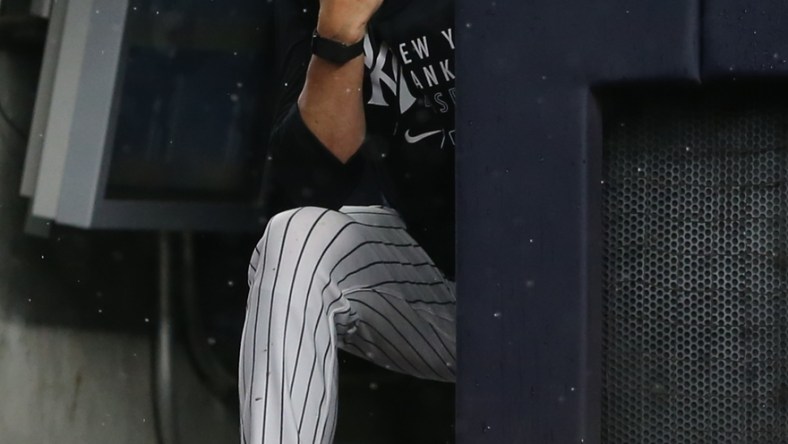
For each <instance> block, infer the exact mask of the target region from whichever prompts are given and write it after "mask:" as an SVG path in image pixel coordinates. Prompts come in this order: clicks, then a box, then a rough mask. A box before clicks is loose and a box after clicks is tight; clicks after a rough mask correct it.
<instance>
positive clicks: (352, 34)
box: [317, 0, 429, 45]
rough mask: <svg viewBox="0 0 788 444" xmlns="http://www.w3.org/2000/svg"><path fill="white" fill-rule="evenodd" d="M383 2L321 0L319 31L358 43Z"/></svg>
mask: <svg viewBox="0 0 788 444" xmlns="http://www.w3.org/2000/svg"><path fill="white" fill-rule="evenodd" d="M424 1H429V0H424ZM382 4H383V0H320V14H319V16H318V21H317V32H318V34H320V35H321V36H323V37H325V38H327V39H331V40H336V41H338V42H341V43H345V44H347V45H352V44H353V43H357V42H358V41H360V40H361V39H363V38H364V34H365V33H366V31H367V23H369V19H370V18H372V15H373V14H375V12H376V11H377V10H378V9H380V6H381V5H382Z"/></svg>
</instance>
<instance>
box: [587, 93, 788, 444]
mask: <svg viewBox="0 0 788 444" xmlns="http://www.w3.org/2000/svg"><path fill="white" fill-rule="evenodd" d="M724 91H725V90H722V92H718V93H712V94H700V93H696V92H693V93H689V92H687V93H686V94H684V93H682V94H678V95H674V96H673V97H672V98H671V97H670V96H667V97H666V96H665V95H664V94H660V93H657V94H654V95H651V96H649V97H645V98H641V99H637V100H631V99H626V98H625V99H623V100H619V101H618V102H617V103H618V105H617V106H616V107H614V108H611V109H607V110H606V111H605V121H606V131H605V132H606V134H605V154H604V156H605V161H604V173H603V178H604V182H603V190H604V191H603V196H604V199H603V202H604V210H603V221H604V229H605V244H604V245H605V247H604V270H605V271H604V333H603V336H604V357H603V366H604V372H603V374H604V382H603V406H602V408H603V427H602V429H603V436H602V438H603V442H605V443H611V444H612V443H616V444H619V443H620V444H634V443H648V444H650V443H666V444H667V443H670V444H677V443H692V444H695V443H713V444H717V443H742V444H744V443H746V444H755V443H763V444H766V443H769V444H773V443H786V442H788V296H787V294H788V273H787V270H788V214H786V213H788V183H787V182H786V179H787V178H788V148H787V146H788V100H786V99H785V96H784V95H783V96H782V99H780V98H778V97H775V95H773V94H772V95H770V94H766V95H763V94H752V93H750V92H748V91H742V92H741V93H736V94H734V95H733V96H731V95H730V94H729V93H725V92H724Z"/></svg>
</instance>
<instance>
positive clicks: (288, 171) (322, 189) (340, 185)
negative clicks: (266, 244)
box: [265, 0, 366, 212]
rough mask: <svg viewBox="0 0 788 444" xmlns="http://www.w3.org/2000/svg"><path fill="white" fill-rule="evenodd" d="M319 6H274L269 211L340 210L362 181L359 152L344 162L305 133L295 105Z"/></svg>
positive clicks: (308, 1) (294, 2) (288, 1)
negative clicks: (274, 71) (275, 88)
mask: <svg viewBox="0 0 788 444" xmlns="http://www.w3.org/2000/svg"><path fill="white" fill-rule="evenodd" d="M317 12H318V2H317V1H314V0H279V1H277V2H276V4H275V7H274V17H275V24H274V26H275V34H274V38H275V39H276V41H275V58H276V65H277V71H278V73H279V76H278V79H279V86H278V88H279V91H278V98H277V101H276V103H277V105H276V107H275V111H274V121H273V125H272V132H271V137H270V140H269V147H268V158H267V164H266V168H265V176H266V178H265V180H266V183H267V188H268V190H266V193H265V194H266V197H267V200H268V201H269V208H270V210H271V211H270V212H277V211H281V210H283V209H285V208H292V207H300V206H320V207H325V208H332V209H338V208H339V207H341V206H342V204H343V202H344V201H345V200H346V199H347V197H348V196H349V195H350V194H351V193H352V192H353V190H354V189H355V188H356V186H357V184H358V183H359V181H360V179H361V177H362V176H363V171H364V169H365V164H366V162H365V159H364V157H363V156H362V155H361V154H360V152H359V153H356V155H354V156H353V157H352V158H351V159H350V160H349V161H348V162H347V163H342V162H341V161H339V159H337V158H336V157H334V155H333V154H331V152H330V151H328V149H327V148H326V147H325V146H323V144H322V143H321V142H320V141H319V140H318V139H317V137H315V135H314V134H312V132H311V131H310V130H309V129H308V128H307V126H306V124H305V123H304V121H303V120H302V118H301V114H300V112H299V110H298V106H297V104H296V101H297V100H298V95H299V94H300V93H301V89H302V88H303V85H304V82H305V79H306V70H307V67H308V66H309V60H310V58H311V49H310V45H311V36H312V30H313V29H314V27H315V25H316V23H317Z"/></svg>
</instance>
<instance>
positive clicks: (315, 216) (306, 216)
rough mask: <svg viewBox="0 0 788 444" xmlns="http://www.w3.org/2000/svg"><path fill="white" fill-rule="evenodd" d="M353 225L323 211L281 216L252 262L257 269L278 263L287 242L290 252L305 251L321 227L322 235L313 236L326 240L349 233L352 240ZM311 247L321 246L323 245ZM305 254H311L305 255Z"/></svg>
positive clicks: (270, 226) (302, 210)
mask: <svg viewBox="0 0 788 444" xmlns="http://www.w3.org/2000/svg"><path fill="white" fill-rule="evenodd" d="M352 224H353V219H351V218H350V216H347V215H345V214H343V213H340V212H338V211H335V210H329V209H325V208H319V207H301V208H295V209H292V210H287V211H283V212H281V213H278V214H276V215H274V216H273V217H272V218H271V219H270V220H269V221H268V225H267V226H266V230H265V234H264V235H263V237H262V238H261V239H260V241H259V242H258V243H257V246H256V248H255V253H254V255H253V260H252V265H253V268H254V269H257V268H258V266H262V265H263V264H265V263H266V262H267V261H270V260H272V259H273V260H275V259H277V258H278V255H279V254H280V252H281V251H282V248H281V247H282V243H283V242H287V243H288V247H289V248H288V251H302V247H304V245H303V243H304V242H308V241H309V238H310V234H309V233H310V232H313V231H315V230H316V229H317V228H318V226H319V229H318V230H317V232H318V233H319V234H314V233H312V235H311V236H316V235H317V236H320V237H321V238H323V240H326V239H333V238H335V237H336V235H337V234H338V233H339V232H341V231H348V236H352V231H353V230H352V227H350V226H349V225H352ZM348 228H351V229H350V230H348ZM339 242H342V240H339ZM311 243H312V244H314V245H319V244H320V242H311ZM337 250H340V249H337ZM304 254H310V253H309V252H308V251H304ZM250 271H251V269H250ZM250 280H251V279H250Z"/></svg>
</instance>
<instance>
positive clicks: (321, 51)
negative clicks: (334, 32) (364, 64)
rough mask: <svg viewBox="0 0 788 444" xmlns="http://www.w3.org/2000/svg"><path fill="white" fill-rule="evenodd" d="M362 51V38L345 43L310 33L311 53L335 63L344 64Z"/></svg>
mask: <svg viewBox="0 0 788 444" xmlns="http://www.w3.org/2000/svg"><path fill="white" fill-rule="evenodd" d="M363 53H364V39H361V40H359V41H358V42H357V43H354V44H352V45H347V44H345V43H342V42H338V41H336V40H331V39H327V38H325V37H322V36H321V35H320V34H318V33H317V30H315V32H314V33H312V54H314V55H316V56H318V57H320V58H321V59H323V60H326V61H329V62H331V63H333V64H335V65H344V64H345V63H347V62H349V61H351V60H353V59H355V58H356V57H358V56H360V55H361V54H363Z"/></svg>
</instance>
